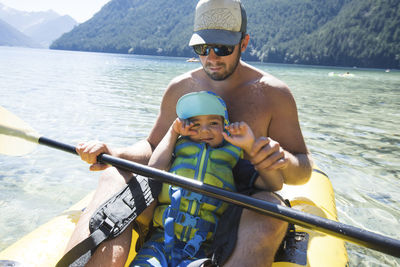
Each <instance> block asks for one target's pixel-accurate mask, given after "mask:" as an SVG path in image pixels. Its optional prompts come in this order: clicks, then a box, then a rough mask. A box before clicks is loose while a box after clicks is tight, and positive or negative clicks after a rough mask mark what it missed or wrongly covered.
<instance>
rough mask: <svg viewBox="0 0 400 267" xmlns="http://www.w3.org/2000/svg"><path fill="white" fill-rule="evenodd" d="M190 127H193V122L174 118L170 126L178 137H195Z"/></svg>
mask: <svg viewBox="0 0 400 267" xmlns="http://www.w3.org/2000/svg"><path fill="white" fill-rule="evenodd" d="M192 126H193V122H190V121H189V120H181V119H180V118H176V120H175V121H174V123H173V124H172V129H173V130H174V131H175V132H176V133H177V134H178V135H182V136H191V135H195V134H196V132H195V131H193V130H190V128H191V127H192Z"/></svg>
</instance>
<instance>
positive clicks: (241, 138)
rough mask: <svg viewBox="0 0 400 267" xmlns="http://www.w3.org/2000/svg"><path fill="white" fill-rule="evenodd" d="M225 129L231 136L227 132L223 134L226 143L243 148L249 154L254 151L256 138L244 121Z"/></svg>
mask: <svg viewBox="0 0 400 267" xmlns="http://www.w3.org/2000/svg"><path fill="white" fill-rule="evenodd" d="M225 129H226V130H227V131H228V132H229V133H230V135H228V134H227V133H226V132H223V133H222V135H223V136H224V138H225V140H226V141H228V142H229V143H231V144H232V145H235V146H238V147H240V148H242V149H243V150H244V151H245V152H246V153H248V154H249V153H250V152H251V151H252V147H253V144H254V139H255V138H254V134H253V131H252V130H251V128H250V126H249V125H247V123H245V122H243V121H241V122H235V123H231V124H230V125H228V126H226V127H225Z"/></svg>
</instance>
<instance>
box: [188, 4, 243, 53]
mask: <svg viewBox="0 0 400 267" xmlns="http://www.w3.org/2000/svg"><path fill="white" fill-rule="evenodd" d="M246 27H247V16H246V11H245V10H244V8H243V6H242V4H241V2H240V0H200V1H199V3H198V4H197V6H196V12H195V17H194V33H193V35H192V38H191V39H190V42H189V46H194V45H199V44H221V45H236V44H238V43H239V41H240V39H241V38H242V34H243V33H246Z"/></svg>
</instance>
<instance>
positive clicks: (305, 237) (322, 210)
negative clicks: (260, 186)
mask: <svg viewBox="0 0 400 267" xmlns="http://www.w3.org/2000/svg"><path fill="white" fill-rule="evenodd" d="M278 193H279V194H280V195H282V196H283V197H284V198H285V199H289V200H290V203H291V206H292V208H294V209H297V210H300V211H303V212H307V213H311V214H314V215H317V216H321V217H324V218H327V219H330V220H334V221H337V213H336V205H335V197H334V192H333V188H332V185H331V182H330V180H329V178H328V177H327V176H326V175H325V174H324V173H323V172H321V171H320V170H318V169H315V170H314V171H313V174H312V176H311V178H310V180H309V182H307V183H306V184H304V185H301V186H287V185H284V187H283V189H282V190H281V191H280V192H278ZM91 198H92V194H89V195H88V196H86V197H85V198H84V199H82V200H81V201H80V202H78V203H77V204H75V205H74V206H72V207H71V208H70V209H68V210H66V211H65V212H63V213H62V214H60V215H59V216H57V217H55V218H53V219H52V220H51V221H49V222H48V223H46V224H44V225H42V226H40V227H39V228H37V229H36V230H34V231H33V232H31V233H29V234H27V235H26V236H24V237H23V238H21V239H20V240H19V241H17V242H15V243H14V244H12V245H11V246H9V247H8V248H6V249H5V250H3V251H2V252H0V266H19V265H11V264H12V263H13V262H14V263H15V264H17V263H19V264H21V265H22V266H41V267H46V266H49V267H50V266H51V267H52V266H55V264H56V263H57V262H58V260H59V259H60V258H61V256H62V255H63V253H64V250H65V247H66V245H67V242H68V240H69V237H70V236H71V234H72V231H73V229H74V227H75V225H76V223H77V221H78V219H79V216H80V214H81V212H82V209H83V208H84V207H86V205H87V204H88V203H89V201H90V200H91ZM295 228H296V237H295V239H294V242H292V243H291V244H287V248H288V250H286V253H283V254H282V253H280V254H278V255H277V257H276V262H275V263H274V264H273V265H272V266H273V267H294V266H311V267H319V266H325V267H329V266H346V265H347V262H348V257H347V252H346V248H345V242H344V241H343V240H342V239H339V238H336V237H333V236H329V235H326V234H324V233H320V232H316V231H313V230H310V229H305V228H302V227H299V226H296V227H295ZM133 238H134V240H133V241H135V239H136V238H137V235H133ZM134 247H135V245H132V246H131V252H130V254H129V258H128V260H127V264H126V266H128V265H129V263H130V262H131V260H132V259H133V258H134V256H135V251H134V249H133V248H134ZM7 264H9V265H7Z"/></svg>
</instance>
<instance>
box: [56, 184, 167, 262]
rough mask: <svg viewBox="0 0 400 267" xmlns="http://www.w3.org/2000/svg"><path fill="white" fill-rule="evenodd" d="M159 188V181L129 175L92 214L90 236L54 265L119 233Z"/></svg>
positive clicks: (74, 258) (145, 206) (152, 198)
mask: <svg viewBox="0 0 400 267" xmlns="http://www.w3.org/2000/svg"><path fill="white" fill-rule="evenodd" d="M160 189H161V184H160V183H157V182H154V181H152V180H149V179H148V178H146V177H143V176H137V177H133V178H132V179H131V180H130V181H129V183H128V184H127V185H126V186H125V187H124V188H123V189H122V190H121V191H120V192H118V193H117V194H115V195H114V196H113V197H112V198H110V199H109V200H107V201H106V202H105V203H104V204H103V205H102V206H101V207H100V208H99V209H98V210H97V211H96V212H95V213H94V215H93V216H92V218H91V219H90V223H89V229H90V232H91V235H90V236H89V237H88V238H86V239H85V240H83V241H82V242H80V243H79V244H77V245H76V246H75V247H73V248H72V249H71V250H70V251H68V252H67V253H66V254H65V255H64V256H63V257H62V258H61V259H60V261H59V262H58V263H57V265H56V267H66V266H70V265H71V264H73V263H74V262H75V261H76V260H77V259H79V258H80V257H81V256H82V255H85V254H87V252H88V251H92V250H94V249H96V248H97V246H98V245H99V244H100V243H101V242H103V241H104V240H106V239H108V238H114V237H117V236H118V235H120V234H121V233H122V232H123V231H124V230H125V229H126V228H127V227H128V225H129V224H130V223H131V222H132V221H133V220H135V219H136V217H137V216H139V215H140V214H141V213H142V212H143V211H144V210H145V209H146V208H147V207H148V206H149V205H150V204H151V203H152V202H153V201H154V199H156V198H157V196H158V193H159V192H160Z"/></svg>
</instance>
